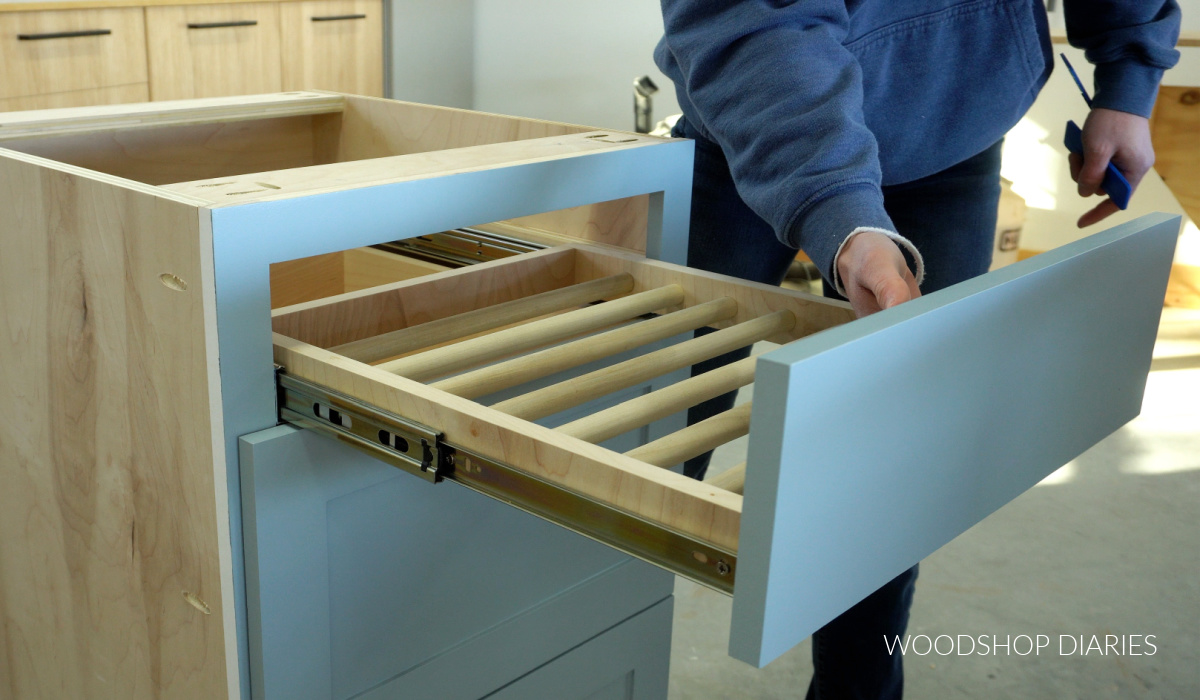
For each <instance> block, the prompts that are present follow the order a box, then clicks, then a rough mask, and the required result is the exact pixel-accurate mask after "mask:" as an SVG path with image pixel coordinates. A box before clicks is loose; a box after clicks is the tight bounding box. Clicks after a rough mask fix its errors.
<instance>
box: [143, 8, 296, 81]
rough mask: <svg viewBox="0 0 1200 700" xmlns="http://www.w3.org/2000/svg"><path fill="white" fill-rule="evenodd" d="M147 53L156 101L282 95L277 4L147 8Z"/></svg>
mask: <svg viewBox="0 0 1200 700" xmlns="http://www.w3.org/2000/svg"><path fill="white" fill-rule="evenodd" d="M242 22H254V24H252V25H241V26H212V25H216V24H234V23H242ZM146 53H147V55H148V57H149V61H150V96H151V97H152V98H153V99H155V100H186V99H191V98H194V97H218V96H223V95H253V94H259V93H267V92H279V91H280V90H282V89H283V78H282V77H281V76H282V67H281V66H282V63H281V58H280V53H279V5H277V4H273V3H239V4H233V3H230V4H221V5H190V6H189V5H178V6H174V7H148V8H146Z"/></svg>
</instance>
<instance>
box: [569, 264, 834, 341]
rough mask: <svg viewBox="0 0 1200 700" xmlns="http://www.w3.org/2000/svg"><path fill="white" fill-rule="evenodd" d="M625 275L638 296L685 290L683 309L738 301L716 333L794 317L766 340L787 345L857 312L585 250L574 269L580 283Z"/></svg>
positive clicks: (678, 268) (735, 281)
mask: <svg viewBox="0 0 1200 700" xmlns="http://www.w3.org/2000/svg"><path fill="white" fill-rule="evenodd" d="M622 272H628V273H629V274H631V275H633V278H634V291H635V292H638V291H642V290H646V289H654V288H656V287H661V286H663V285H665V284H678V285H680V286H681V287H683V290H684V303H683V305H684V306H694V305H695V304H699V303H703V302H705V301H711V300H713V299H718V298H720V297H723V296H727V297H730V298H732V299H734V300H735V301H737V303H738V311H737V314H736V315H734V316H733V317H731V318H729V319H726V320H724V321H720V322H717V323H713V324H712V325H713V326H714V327H717V328H726V327H728V326H732V325H735V324H738V323H744V322H746V321H749V320H751V319H754V318H758V317H760V316H765V315H767V314H770V313H773V312H775V311H781V310H788V311H791V312H792V313H793V314H795V316H796V325H795V326H793V327H792V329H791V330H789V331H787V332H786V333H780V334H777V335H775V336H772V337H771V338H768V340H770V341H771V342H775V343H788V342H791V341H793V340H796V339H797V338H802V337H804V336H806V335H811V334H813V333H816V332H818V331H822V330H825V329H826V328H830V327H832V326H837V325H841V324H843V323H848V322H850V321H853V320H854V311H853V309H851V308H850V305H849V304H848V303H845V302H841V301H834V300H832V299H825V298H823V297H818V296H814V295H812V294H808V293H805V292H800V291H796V290H791V289H782V288H780V287H775V286H772V285H767V284H757V283H754V282H747V281H745V280H739V279H734V278H731V277H726V276H724V275H716V274H712V273H709V272H704V271H702V270H695V269H692V268H688V267H682V266H680V265H672V264H670V263H664V262H658V261H656V260H647V259H645V258H641V257H638V256H635V255H632V254H627V253H622V252H617V251H609V250H605V251H598V250H589V249H588V248H586V247H580V248H579V249H578V252H577V256H576V264H575V273H576V282H582V281H585V280H589V279H596V278H599V277H607V276H609V275H616V274H620V273H622Z"/></svg>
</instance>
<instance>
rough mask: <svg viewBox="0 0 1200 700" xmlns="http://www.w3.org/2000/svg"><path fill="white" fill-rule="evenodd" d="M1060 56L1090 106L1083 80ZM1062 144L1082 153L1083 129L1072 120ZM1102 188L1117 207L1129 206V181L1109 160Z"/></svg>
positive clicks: (1069, 63) (1130, 188)
mask: <svg viewBox="0 0 1200 700" xmlns="http://www.w3.org/2000/svg"><path fill="white" fill-rule="evenodd" d="M1059 56H1062V60H1063V63H1065V64H1067V70H1069V71H1071V77H1072V78H1074V79H1075V84H1076V85H1078V86H1079V93H1080V94H1081V95H1083V101H1084V102H1086V103H1087V106H1088V107H1089V108H1090V107H1091V106H1092V98H1091V97H1090V96H1089V95H1088V92H1087V88H1085V87H1084V86H1083V81H1082V80H1080V79H1079V74H1078V73H1076V72H1075V68H1074V67H1072V66H1071V62H1070V61H1068V60H1067V55H1066V54H1061V53H1060V54H1059ZM1063 145H1064V146H1066V147H1067V150H1068V151H1070V152H1072V153H1078V154H1079V155H1083V131H1082V130H1080V128H1079V126H1078V125H1077V124H1076V123H1075V122H1073V121H1068V122H1067V134H1066V136H1065V137H1063ZM1100 185H1101V186H1102V187H1103V188H1104V193H1105V194H1107V195H1108V196H1109V198H1110V199H1112V201H1113V204H1116V205H1117V207H1118V208H1119V209H1124V208H1125V207H1128V206H1129V197H1130V196H1132V195H1133V188H1132V187H1130V186H1129V181H1128V180H1126V179H1125V176H1124V175H1122V174H1121V171H1120V170H1117V166H1115V165H1113V164H1112V161H1109V163H1108V167H1107V168H1105V170H1104V179H1103V180H1102V181H1101V182H1100Z"/></svg>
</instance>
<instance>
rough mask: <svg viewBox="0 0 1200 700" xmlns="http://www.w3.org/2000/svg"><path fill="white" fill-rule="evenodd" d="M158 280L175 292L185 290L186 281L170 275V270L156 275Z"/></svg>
mask: <svg viewBox="0 0 1200 700" xmlns="http://www.w3.org/2000/svg"><path fill="white" fill-rule="evenodd" d="M158 281H159V282H162V285H163V286H164V287H166V288H167V289H174V290H175V291H177V292H186V291H187V282H184V281H183V278H182V277H179V276H178V275H172V274H171V273H170V272H164V273H162V274H161V275H159V276H158Z"/></svg>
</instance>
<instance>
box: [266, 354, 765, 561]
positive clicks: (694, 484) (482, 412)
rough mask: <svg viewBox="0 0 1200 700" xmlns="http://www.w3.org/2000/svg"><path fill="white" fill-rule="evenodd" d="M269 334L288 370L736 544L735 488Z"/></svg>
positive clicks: (594, 493)
mask: <svg viewBox="0 0 1200 700" xmlns="http://www.w3.org/2000/svg"><path fill="white" fill-rule="evenodd" d="M274 342H275V362H277V363H279V364H281V365H283V366H284V367H285V368H287V372H288V373H289V374H292V375H295V376H297V377H300V378H302V379H307V380H309V381H312V382H315V383H317V384H320V385H322V386H326V387H329V388H331V389H335V390H337V391H340V392H342V393H345V394H347V395H349V396H352V397H355V398H357V399H360V400H362V401H367V402H369V403H371V404H373V405H375V406H379V407H380V408H383V409H385V410H388V411H391V412H393V413H396V414H398V415H401V416H404V417H406V418H409V419H411V420H415V421H418V422H420V423H423V424H425V425H430V426H434V427H436V428H437V429H438V430H441V431H442V432H443V433H444V434H445V439H446V441H447V442H449V443H451V444H454V445H457V446H460V447H462V448H465V449H468V450H472V451H474V452H478V453H479V454H482V455H485V456H487V457H489V458H491V459H495V460H498V461H501V462H504V463H505V464H509V465H512V466H514V467H518V468H521V469H524V470H526V471H529V472H530V473H532V474H534V475H535V476H537V477H539V478H542V479H545V480H547V481H551V482H553V483H556V484H559V485H561V486H564V487H566V488H568V489H571V490H573V491H576V492H578V493H581V494H584V495H586V496H590V497H592V498H595V499H598V500H601V501H604V502H606V503H609V504H612V505H614V506H616V507H618V508H621V509H622V510H625V511H627V512H629V513H633V514H634V515H638V516H641V517H645V518H648V519H651V520H654V521H657V522H661V523H663V524H664V525H666V526H667V527H670V528H673V529H675V530H678V531H680V532H684V533H687V534H690V535H692V536H694V537H697V538H699V539H702V540H704V541H706V542H709V543H711V544H713V545H716V546H718V547H723V548H726V549H729V550H736V549H737V542H738V528H739V523H740V520H741V510H742V498H741V496H738V495H736V494H732V493H729V492H727V491H722V490H721V489H717V488H713V487H712V486H710V485H707V484H704V483H703V482H699V481H695V480H693V479H689V478H687V477H685V476H682V475H680V474H676V473H674V472H671V471H667V470H664V469H659V468H657V467H652V466H650V465H647V464H645V463H643V462H639V461H637V460H635V459H631V458H629V457H625V456H624V455H621V454H618V453H616V452H612V451H610V450H606V449H604V448H602V447H597V446H595V445H592V444H590V443H587V442H584V441H582V440H577V439H575V438H571V437H568V436H564V435H562V434H559V433H556V432H555V431H553V430H550V429H549V428H543V427H541V426H538V425H536V424H533V423H528V422H526V421H523V420H520V419H517V418H513V417H511V416H508V415H505V414H503V413H500V412H499V411H495V410H492V409H490V408H487V407H485V406H481V405H480V404H477V403H474V402H472V401H468V400H466V399H462V398H459V397H457V396H454V395H452V394H447V393H446V392H443V391H438V390H437V389H432V388H430V387H428V386H425V385H423V384H419V383H417V382H414V381H412V380H409V379H405V378H403V377H398V376H396V375H394V374H391V373H390V372H386V371H384V370H381V369H378V368H376V367H372V366H370V365H365V364H362V363H360V362H355V361H354V360H350V359H347V358H345V357H343V356H341V355H338V354H336V353H333V352H330V351H328V350H322V349H321V348H318V347H315V346H312V345H308V344H307V343H302V342H300V341H298V340H294V339H292V338H288V337H287V336H283V335H280V334H278V333H276V334H274Z"/></svg>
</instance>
